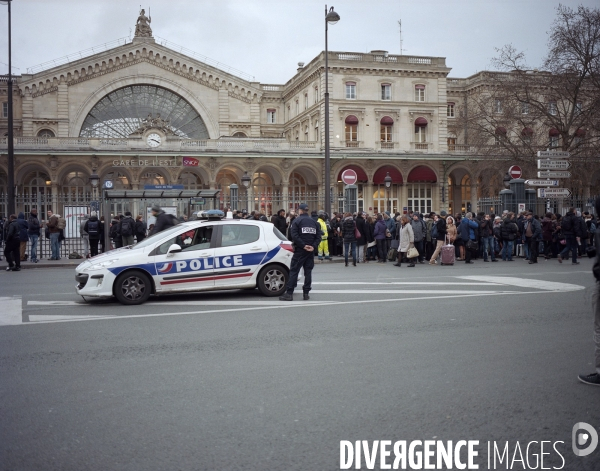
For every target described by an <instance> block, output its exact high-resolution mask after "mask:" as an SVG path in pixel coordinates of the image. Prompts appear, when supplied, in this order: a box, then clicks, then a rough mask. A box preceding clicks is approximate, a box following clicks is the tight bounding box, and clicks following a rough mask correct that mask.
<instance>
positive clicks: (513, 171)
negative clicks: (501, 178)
mask: <svg viewBox="0 0 600 471" xmlns="http://www.w3.org/2000/svg"><path fill="white" fill-rule="evenodd" d="M508 174H509V175H510V177H511V178H521V175H523V170H521V167H519V166H518V165H513V166H512V167H511V168H509V169H508Z"/></svg>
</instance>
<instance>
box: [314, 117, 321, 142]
mask: <svg viewBox="0 0 600 471" xmlns="http://www.w3.org/2000/svg"><path fill="white" fill-rule="evenodd" d="M319 140H320V139H319V122H318V121H317V122H316V123H315V141H317V142H319Z"/></svg>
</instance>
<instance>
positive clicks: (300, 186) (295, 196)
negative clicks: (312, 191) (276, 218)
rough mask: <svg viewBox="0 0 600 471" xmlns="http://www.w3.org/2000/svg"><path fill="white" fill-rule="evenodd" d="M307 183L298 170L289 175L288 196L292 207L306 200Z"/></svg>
mask: <svg viewBox="0 0 600 471" xmlns="http://www.w3.org/2000/svg"><path fill="white" fill-rule="evenodd" d="M307 192H308V185H307V184H306V180H305V178H304V177H303V176H302V175H301V174H300V173H298V172H293V173H292V174H291V175H290V185H289V187H288V197H289V200H290V203H292V204H293V206H294V207H296V206H297V205H299V204H300V203H303V202H304V201H305V200H306V195H307Z"/></svg>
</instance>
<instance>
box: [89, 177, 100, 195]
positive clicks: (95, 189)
mask: <svg viewBox="0 0 600 471" xmlns="http://www.w3.org/2000/svg"><path fill="white" fill-rule="evenodd" d="M99 182H100V177H99V176H98V174H97V173H96V171H95V170H94V171H93V173H92V174H91V175H90V183H91V184H92V199H93V200H94V201H96V200H97V199H98V183H99Z"/></svg>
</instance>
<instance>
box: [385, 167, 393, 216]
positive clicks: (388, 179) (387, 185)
mask: <svg viewBox="0 0 600 471" xmlns="http://www.w3.org/2000/svg"><path fill="white" fill-rule="evenodd" d="M383 183H385V190H386V192H387V197H388V208H389V212H390V214H391V213H392V200H391V198H390V187H391V186H392V177H390V172H387V173H386V175H385V178H384V179H383Z"/></svg>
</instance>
